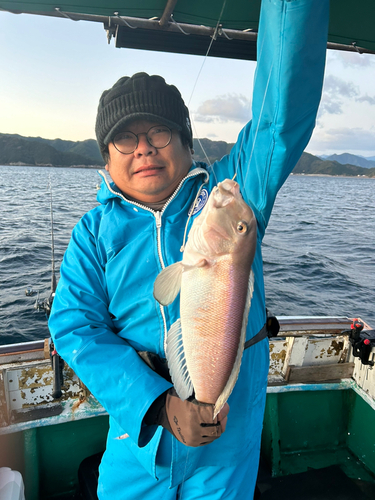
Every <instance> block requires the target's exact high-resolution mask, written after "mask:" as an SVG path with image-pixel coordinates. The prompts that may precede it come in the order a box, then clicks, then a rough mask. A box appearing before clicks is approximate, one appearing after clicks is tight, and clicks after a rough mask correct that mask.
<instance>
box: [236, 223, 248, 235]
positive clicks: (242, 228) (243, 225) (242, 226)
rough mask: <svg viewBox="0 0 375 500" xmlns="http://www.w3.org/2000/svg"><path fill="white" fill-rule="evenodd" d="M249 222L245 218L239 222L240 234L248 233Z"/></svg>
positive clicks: (238, 230) (238, 229)
mask: <svg viewBox="0 0 375 500" xmlns="http://www.w3.org/2000/svg"><path fill="white" fill-rule="evenodd" d="M247 229H248V228H247V224H246V222H244V221H243V220H240V222H238V223H237V232H238V233H240V234H244V233H247Z"/></svg>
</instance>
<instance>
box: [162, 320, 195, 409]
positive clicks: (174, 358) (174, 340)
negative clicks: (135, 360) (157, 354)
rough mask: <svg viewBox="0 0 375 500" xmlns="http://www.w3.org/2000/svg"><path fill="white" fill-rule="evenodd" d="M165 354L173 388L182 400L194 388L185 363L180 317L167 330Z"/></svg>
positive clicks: (190, 393)
mask: <svg viewBox="0 0 375 500" xmlns="http://www.w3.org/2000/svg"><path fill="white" fill-rule="evenodd" d="M166 354H167V361H168V367H169V373H170V374H171V378H172V382H173V385H174V388H175V389H176V392H177V394H178V396H179V398H180V399H182V400H183V401H184V400H185V399H187V398H188V397H189V396H191V395H192V394H193V391H194V388H193V384H192V382H191V379H190V374H189V371H188V368H187V365H186V358H185V350H184V344H183V340H182V330H181V320H180V319H178V320H177V321H176V322H175V323H173V325H172V326H171V328H170V330H169V332H168V336H167V351H166Z"/></svg>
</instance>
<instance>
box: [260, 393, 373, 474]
mask: <svg viewBox="0 0 375 500" xmlns="http://www.w3.org/2000/svg"><path fill="white" fill-rule="evenodd" d="M373 422H374V410H373V409H372V408H371V407H370V406H369V405H368V404H367V403H366V402H365V401H363V399H362V398H361V397H360V396H359V395H358V394H356V393H355V392H354V391H353V390H351V389H348V390H340V391H329V390H326V391H308V392H307V391H306V392H304V391H302V392H301V391H299V392H285V393H277V394H268V397H267V406H266V413H265V420H264V429H263V438H262V456H263V457H264V458H265V459H266V461H267V462H268V464H269V466H270V467H271V468H272V474H273V475H274V476H281V475H287V474H296V473H299V472H305V471H307V470H308V469H309V468H316V469H318V468H323V467H328V466H330V465H340V466H341V468H342V470H343V471H344V472H345V474H346V475H347V476H349V477H351V478H353V479H362V480H364V481H370V482H375V427H374V425H373Z"/></svg>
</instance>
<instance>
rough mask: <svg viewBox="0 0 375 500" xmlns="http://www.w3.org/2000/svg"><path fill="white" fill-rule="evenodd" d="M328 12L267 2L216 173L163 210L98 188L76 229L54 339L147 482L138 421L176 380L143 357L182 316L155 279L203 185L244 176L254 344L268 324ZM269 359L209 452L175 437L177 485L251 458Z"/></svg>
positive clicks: (234, 400)
mask: <svg viewBox="0 0 375 500" xmlns="http://www.w3.org/2000/svg"><path fill="white" fill-rule="evenodd" d="M328 7H329V0H263V5H262V12H261V19H260V28H259V37H258V65H257V71H256V76H255V83H254V94H253V104H252V110H253V119H252V122H250V123H248V124H247V125H246V126H245V127H244V129H243V130H242V131H241V133H240V135H239V138H238V140H237V143H236V144H235V146H234V147H233V149H232V151H231V153H230V154H229V155H228V156H225V157H224V158H223V159H222V160H220V161H218V162H215V163H214V164H213V165H212V166H210V167H207V166H206V165H205V164H203V163H193V165H192V167H191V169H190V171H189V174H188V175H187V177H186V178H185V179H184V180H183V181H182V183H181V185H180V186H179V188H178V189H177V191H176V192H175V193H174V195H173V197H172V198H171V200H170V201H169V202H168V203H167V205H165V207H164V208H163V210H162V211H161V212H153V211H152V210H151V209H148V208H146V207H143V206H142V205H140V204H136V203H134V202H130V201H128V200H126V198H125V197H124V196H123V195H122V194H121V192H120V191H119V190H118V188H117V187H116V186H115V185H114V184H113V183H112V184H109V183H105V182H103V183H102V185H101V189H100V191H99V193H98V200H99V202H100V205H99V206H98V207H96V208H95V209H93V210H91V211H90V212H88V213H87V214H86V215H84V216H83V218H82V219H81V221H80V222H79V223H78V224H77V226H76V227H75V229H74V230H73V233H72V238H71V242H70V244H69V246H68V249H67V251H66V253H65V256H64V260H63V263H62V265H61V277H60V281H59V284H58V288H57V293H56V298H55V300H54V304H53V310H52V315H51V318H50V322H49V327H50V330H51V334H52V336H53V338H54V341H55V345H56V348H57V350H58V352H59V353H60V355H61V356H62V357H63V358H64V359H65V361H66V362H67V363H68V364H69V365H70V366H71V367H72V368H73V369H74V371H75V372H76V373H77V375H78V376H79V377H80V378H81V380H82V381H83V382H84V383H85V384H86V385H87V387H88V388H89V389H90V390H91V391H92V393H93V394H94V395H95V396H96V398H97V399H98V400H99V401H100V403H101V404H102V405H103V406H104V407H105V409H106V410H107V411H108V413H109V415H110V417H111V418H110V425H111V430H110V435H109V436H110V438H111V437H112V438H115V437H117V436H120V435H122V434H125V433H127V434H129V436H130V437H129V438H128V439H125V440H123V443H124V445H123V446H124V450H125V449H126V450H127V451H129V453H132V454H133V455H135V456H136V457H137V459H138V460H139V461H140V462H141V463H142V464H143V466H144V467H145V469H146V470H147V471H148V472H149V473H150V474H152V475H155V456H156V452H157V449H158V444H159V441H160V437H161V432H162V428H160V427H159V428H156V427H143V426H142V420H143V417H144V415H145V413H146V412H147V410H148V408H149V407H150V405H151V404H152V402H153V401H154V400H155V399H156V398H157V397H158V396H159V395H160V394H162V393H163V392H164V391H166V390H167V389H168V388H169V387H171V384H170V383H169V382H167V381H166V380H164V379H163V378H162V377H160V376H159V375H157V374H156V373H155V372H153V371H152V370H151V369H150V368H149V367H148V366H147V365H146V364H145V363H144V362H143V361H142V359H141V358H140V357H139V356H138V354H137V351H140V350H143V351H151V352H154V353H157V354H158V355H159V356H161V357H165V350H164V347H165V338H166V333H167V331H168V329H169V328H170V326H171V325H172V324H173V323H174V322H175V321H176V320H177V319H178V318H179V303H178V300H176V301H174V302H173V303H172V304H171V305H170V306H168V307H162V306H160V305H159V304H158V303H157V302H156V301H155V299H154V298H153V293H152V292H153V283H154V280H155V278H156V276H157V275H158V273H159V272H160V271H161V270H162V268H164V267H166V266H168V265H170V264H172V263H174V262H176V261H179V260H181V258H182V254H181V252H180V247H181V244H182V240H183V233H184V229H185V225H186V223H187V218H188V212H189V209H190V207H191V206H192V204H193V202H194V199H195V196H196V194H197V191H198V189H200V188H201V187H202V184H204V186H203V189H204V190H205V191H206V192H203V194H201V197H202V199H203V197H204V195H205V194H208V195H209V193H210V192H211V190H212V188H213V187H214V186H215V184H216V180H217V181H221V180H223V179H225V178H228V177H229V178H232V177H233V175H234V173H235V172H236V171H237V178H236V180H237V181H238V182H239V184H240V186H241V191H242V195H243V197H244V199H245V201H246V202H247V203H248V204H249V205H250V206H251V207H252V209H253V211H254V213H255V215H256V218H257V222H258V242H257V251H256V255H255V259H254V263H253V271H254V275H255V290H254V296H253V300H252V305H251V310H250V317H249V323H248V331H247V339H250V338H251V337H253V336H254V335H255V334H256V333H257V332H258V331H259V330H260V329H261V327H262V326H263V324H264V322H265V296H264V284H263V269H262V255H261V242H262V238H263V236H264V232H265V229H266V226H267V223H268V221H269V218H270V215H271V210H272V207H273V204H274V201H275V197H276V194H277V192H278V190H279V189H280V187H281V186H282V184H283V183H284V181H285V180H286V178H287V177H288V175H289V173H290V172H291V170H292V169H293V168H294V166H295V164H296V162H297V161H298V159H299V157H300V155H301V153H302V152H303V150H304V148H305V147H306V145H307V143H308V141H309V138H310V136H311V133H312V130H313V128H314V125H315V118H316V113H317V109H318V105H319V101H320V96H321V88H322V81H323V73H324V61H325V49H326V34H327V28H328ZM212 170H214V172H215V176H214V175H212ZM198 215H199V213H197V214H195V215H194V216H193V217H192V220H191V221H190V223H189V228H190V227H191V224H192V222H193V220H194V218H195V217H197V216H198ZM268 359H269V353H268V342H267V340H264V341H262V342H260V343H258V344H256V345H255V346H253V347H251V348H250V349H248V350H247V351H245V353H244V357H243V361H242V366H241V370H240V375H239V379H238V381H237V384H236V386H235V388H234V391H233V393H232V395H231V396H230V398H229V405H230V413H229V417H228V426H227V430H226V432H225V433H224V434H223V435H222V437H221V438H220V439H218V440H216V441H215V442H213V443H212V444H210V445H208V446H206V447H203V448H187V447H186V446H184V445H182V444H181V443H179V442H178V441H177V440H175V439H173V443H172V469H171V478H172V479H171V484H172V485H173V484H178V482H179V481H181V478H182V475H183V474H185V477H188V476H189V475H191V474H192V473H193V471H194V469H195V468H196V467H198V466H203V465H224V464H226V465H235V464H237V463H239V462H241V461H242V460H243V459H244V458H245V457H246V456H247V454H248V453H249V450H251V448H252V446H253V445H254V442H255V441H256V440H258V439H259V435H260V432H261V428H262V419H263V410H264V400H265V392H266V385H267V373H268ZM164 432H166V431H164ZM107 446H111V439H109V440H108V443H107ZM187 450H189V460H188V461H186V454H187ZM185 466H186V467H187V470H184V469H185Z"/></svg>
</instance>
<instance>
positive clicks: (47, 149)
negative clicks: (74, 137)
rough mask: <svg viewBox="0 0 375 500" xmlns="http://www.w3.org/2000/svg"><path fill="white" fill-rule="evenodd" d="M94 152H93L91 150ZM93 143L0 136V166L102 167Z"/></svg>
mask: <svg viewBox="0 0 375 500" xmlns="http://www.w3.org/2000/svg"><path fill="white" fill-rule="evenodd" d="M94 146H95V147H96V150H95V147H94ZM98 153H99V149H98V146H97V145H96V141H94V140H93V139H91V140H88V141H80V142H73V141H63V140H61V139H55V140H49V139H43V138H41V137H22V136H20V135H17V134H0V164H1V165H42V166H43V165H52V166H54V167H71V166H85V167H96V168H97V167H98V166H103V163H104V162H103V159H102V157H101V156H100V153H99V155H98Z"/></svg>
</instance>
